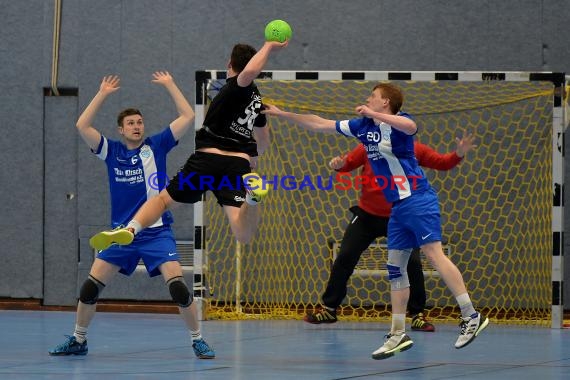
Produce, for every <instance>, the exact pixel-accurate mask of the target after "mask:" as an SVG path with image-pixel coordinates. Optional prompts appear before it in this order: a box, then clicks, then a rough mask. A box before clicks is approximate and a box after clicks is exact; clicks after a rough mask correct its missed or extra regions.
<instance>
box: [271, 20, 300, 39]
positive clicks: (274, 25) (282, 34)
mask: <svg viewBox="0 0 570 380" xmlns="http://www.w3.org/2000/svg"><path fill="white" fill-rule="evenodd" d="M292 34H293V31H292V30H291V26H290V25H289V24H287V22H285V21H283V20H273V21H270V22H269V23H268V24H267V25H266V26H265V40H266V41H277V42H285V41H287V40H288V39H290V38H291V35H292Z"/></svg>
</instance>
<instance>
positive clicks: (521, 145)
mask: <svg viewBox="0 0 570 380" xmlns="http://www.w3.org/2000/svg"><path fill="white" fill-rule="evenodd" d="M265 75H266V78H265V79H258V80H257V81H256V82H257V85H258V87H259V89H260V91H261V94H262V96H263V97H264V102H266V103H272V104H276V105H278V106H280V107H282V108H284V109H286V110H290V111H293V112H298V113H315V114H318V115H320V116H322V117H325V118H328V119H335V120H342V119H349V118H352V117H355V112H354V108H355V106H356V105H359V104H363V103H364V102H365V100H366V98H367V97H368V96H369V94H370V92H371V90H372V88H373V87H374V85H375V84H376V83H377V82H378V81H383V80H390V81H393V82H394V83H396V84H397V85H398V86H399V87H401V88H402V90H403V92H404V96H405V100H404V106H403V110H404V111H406V112H408V113H410V114H412V116H413V117H414V118H415V120H416V123H417V125H418V126H419V131H418V134H417V141H419V142H422V143H424V144H427V145H429V146H430V147H432V148H434V149H436V150H437V151H439V152H442V153H444V152H450V151H453V150H455V148H456V144H455V139H456V137H461V136H462V135H463V132H464V131H468V132H473V133H474V134H475V136H476V140H477V145H478V146H477V148H476V149H475V150H474V151H471V152H469V153H468V154H467V157H466V158H465V159H464V160H463V161H462V162H461V163H460V164H459V166H458V167H457V168H455V169H452V170H451V171H447V172H437V171H434V170H430V169H425V170H424V171H425V173H426V175H427V176H428V177H429V179H430V182H431V184H432V185H433V187H434V188H435V189H436V191H437V192H438V194H439V199H440V206H441V216H442V228H443V236H444V238H443V240H444V242H443V243H444V247H445V253H446V254H447V255H448V256H449V258H450V259H451V260H452V261H453V262H454V263H455V264H456V265H457V267H458V268H459V269H460V271H461V272H462V273H463V277H464V280H465V282H466V285H467V288H468V291H469V293H470V296H471V299H472V300H473V301H474V304H475V306H476V308H478V309H481V310H483V311H484V312H485V313H486V315H487V316H489V317H490V318H491V319H492V320H494V321H495V322H505V323H520V324H538V325H549V324H551V323H553V324H554V323H555V322H553V312H554V313H555V314H558V313H560V307H561V306H560V305H555V306H553V305H554V304H555V303H556V302H558V303H559V304H561V294H560V295H559V297H558V298H559V299H558V300H557V301H556V300H554V299H555V298H556V295H555V293H556V291H557V287H558V290H561V279H557V278H555V276H554V275H553V271H555V270H556V269H555V268H556V267H557V266H558V265H559V264H560V262H559V261H558V259H556V256H560V253H561V249H562V248H561V243H560V241H561V240H558V241H557V238H558V239H560V235H561V230H562V223H561V219H562V218H561V217H560V215H561V214H560V213H559V211H560V210H561V204H560V203H558V204H557V201H556V197H557V195H556V192H557V189H556V188H557V186H558V187H559V186H560V184H561V178H562V177H561V176H562V174H560V172H561V165H562V164H561V162H562V159H561V158H560V160H559V161H560V162H558V163H557V161H558V158H557V157H558V156H560V157H562V153H561V152H556V150H557V142H556V139H557V137H556V136H557V134H560V135H561V133H562V122H561V121H560V122H558V121H557V117H558V116H557V109H559V108H560V104H557V103H559V100H560V99H558V100H557V97H559V96H560V94H557V93H556V92H557V89H558V87H557V86H561V85H562V83H563V81H564V80H563V79H562V82H560V81H558V82H557V80H558V79H559V77H560V76H559V75H557V74H552V73H539V74H529V73H445V74H438V73H425V72H419V73H384V72H364V73H353V72H344V73H343V72H314V73H307V72H297V73H295V72H278V71H275V72H268V73H265ZM561 77H562V78H564V76H563V75H562V76H561ZM280 78H282V79H280ZM197 79H199V82H200V83H198V87H197V88H198V90H197V115H198V116H197V120H196V125H197V126H200V125H201V121H202V120H200V118H201V117H203V112H205V110H206V109H207V105H208V102H209V100H211V98H212V97H213V96H214V95H215V94H216V92H217V89H219V88H220V87H221V85H223V83H224V73H222V72H199V73H197ZM562 88H563V87H562ZM198 108H199V109H198ZM557 123H559V125H558V126H555V127H554V129H555V130H556V128H558V129H559V130H558V131H555V132H553V125H554V124H557ZM269 127H270V128H271V138H272V143H271V147H270V149H269V150H268V151H267V152H266V153H265V154H264V155H263V157H262V158H260V160H259V167H258V169H257V170H256V171H257V172H259V173H260V174H262V175H264V176H266V177H267V178H268V179H271V180H273V181H274V183H273V185H272V187H271V189H272V190H271V191H270V194H269V196H268V197H267V198H266V199H264V201H263V204H262V205H261V207H262V222H261V224H260V227H259V230H258V232H257V235H256V238H255V239H254V241H253V242H252V243H251V244H247V245H242V244H237V243H236V241H235V239H234V238H233V236H232V234H231V231H230V229H229V224H228V222H227V220H226V218H225V216H224V214H223V212H222V209H221V207H219V206H218V205H217V203H216V200H215V198H214V197H213V196H212V195H211V194H208V195H207V196H206V198H205V202H204V204H203V220H202V224H203V226H197V228H198V230H200V231H201V233H202V235H203V243H204V244H203V254H204V257H203V259H202V260H201V261H200V263H201V265H202V272H203V276H204V277H203V278H201V279H200V283H201V285H202V286H203V290H204V292H203V294H202V295H203V297H204V300H205V304H206V307H207V311H205V314H204V316H205V318H207V319H217V318H221V319H245V318H293V319H300V318H302V316H303V315H304V314H305V313H306V312H309V311H312V310H314V308H315V307H317V306H318V305H319V304H320V302H321V295H322V294H323V292H324V289H325V286H326V283H327V279H328V276H329V273H330V269H331V265H332V262H333V260H334V258H335V255H336V252H337V248H338V244H339V242H340V240H341V238H342V235H343V232H344V229H345V227H346V225H347V223H348V222H349V220H350V217H351V214H350V212H349V210H348V209H349V207H351V206H353V205H356V204H357V202H358V197H359V191H358V188H357V186H356V185H355V184H354V183H352V184H351V185H350V186H347V185H346V184H339V183H338V182H337V181H336V179H335V178H334V175H335V173H333V172H332V171H331V170H330V169H329V168H328V165H327V163H328V161H329V160H330V159H331V158H332V157H333V156H336V155H340V154H342V153H346V152H348V151H349V150H351V149H352V148H353V147H355V146H356V145H357V144H358V141H357V140H356V139H348V138H345V137H343V136H340V135H334V136H330V135H320V134H314V133H310V132H305V131H304V130H302V129H301V128H299V127H298V126H295V125H291V124H289V123H288V122H286V121H283V120H279V119H277V118H269ZM553 157H554V159H553ZM357 174H359V172H355V173H353V175H357ZM331 176H332V177H331ZM555 177H556V178H555ZM553 189H554V193H555V195H554V198H555V200H554V204H553ZM558 197H560V194H558ZM558 201H560V199H558ZM201 209H202V206H201V207H199V208H197V210H198V211H197V212H201V211H200V210H201ZM558 219H560V220H558ZM385 242H386V241H385V239H378V241H377V242H375V243H374V244H373V245H371V246H370V248H369V249H368V250H367V251H366V252H364V254H363V255H362V257H361V260H360V262H359V265H358V266H357V268H356V271H355V273H354V274H353V275H352V277H351V279H350V280H349V283H348V295H347V297H346V298H345V300H344V303H343V304H342V305H341V308H340V309H339V310H338V313H339V314H340V315H341V316H342V317H341V318H342V319H343V320H359V321H363V320H371V321H372V320H375V321H387V318H388V317H389V315H390V314H389V311H390V306H389V302H390V298H389V297H390V293H389V290H390V288H389V282H388V281H387V276H386V272H385V262H386V256H387V252H386V249H385ZM422 257H423V256H422ZM553 258H554V259H553ZM422 261H423V269H424V276H425V288H426V295H427V300H428V301H427V303H428V304H427V309H428V310H427V312H428V316H429V318H430V319H433V320H436V321H446V320H453V321H455V320H456V319H457V317H458V315H459V311H458V309H457V307H456V306H457V305H456V301H455V299H454V297H453V296H452V294H451V292H450V291H449V290H448V289H447V287H446V286H445V284H444V282H443V280H442V279H441V277H440V276H439V274H438V273H437V271H436V270H435V269H434V268H432V267H431V266H430V264H429V263H428V262H427V260H425V259H424V260H422ZM558 270H561V269H560V268H558ZM555 280H557V281H555ZM560 293H561V292H560ZM554 317H555V318H560V316H558V315H555V316H554ZM558 323H559V322H558Z"/></svg>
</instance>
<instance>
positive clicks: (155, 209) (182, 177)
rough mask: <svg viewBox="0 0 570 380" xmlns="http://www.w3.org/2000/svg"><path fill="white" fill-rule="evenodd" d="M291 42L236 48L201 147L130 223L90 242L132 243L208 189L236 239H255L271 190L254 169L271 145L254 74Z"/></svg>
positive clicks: (200, 140)
mask: <svg viewBox="0 0 570 380" xmlns="http://www.w3.org/2000/svg"><path fill="white" fill-rule="evenodd" d="M287 44H288V41H286V42H283V43H281V42H275V41H267V42H265V44H264V45H263V46H262V48H261V49H260V50H259V51H256V49H255V48H253V47H252V46H249V45H246V44H237V45H235V46H234V47H233V49H232V53H231V56H230V60H229V62H228V78H227V80H226V84H225V85H224V86H223V87H222V88H221V89H220V92H219V93H218V94H217V95H216V96H215V97H214V99H213V101H212V103H211V104H210V106H209V107H208V112H207V113H206V115H205V117H204V124H203V125H202V128H201V129H200V130H199V131H198V132H197V133H196V140H195V141H196V152H194V153H193V154H192V155H191V156H190V157H189V158H188V160H187V161H186V164H185V165H184V166H183V167H182V169H181V170H180V171H179V172H178V173H177V174H176V175H175V176H174V177H173V178H172V180H171V181H170V183H169V184H168V186H167V187H166V189H165V190H162V191H161V192H160V194H159V196H158V197H155V198H152V199H150V200H149V201H148V202H146V203H145V204H144V205H143V206H142V207H141V209H140V210H139V211H138V212H137V213H136V215H135V216H134V217H133V218H132V219H131V221H130V222H129V223H128V225H127V226H126V228H121V229H118V230H113V231H103V232H100V233H98V234H96V235H95V236H93V237H92V238H91V241H90V243H91V245H92V247H94V248H99V249H103V248H106V247H107V246H109V245H110V244H123V245H127V244H130V242H131V241H132V239H133V236H135V235H137V234H138V233H139V232H140V231H141V230H142V229H143V228H145V227H147V226H149V225H150V224H152V222H153V221H154V220H155V219H156V218H157V217H158V216H159V215H162V213H164V212H165V211H166V210H168V209H170V208H172V207H174V206H175V205H177V204H180V203H196V202H198V201H200V200H201V199H202V196H203V194H204V193H205V192H206V191H208V190H211V191H212V192H213V193H214V196H215V197H216V199H217V201H218V204H220V205H221V206H222V207H223V210H224V213H225V214H226V217H227V219H228V221H229V223H230V228H231V230H232V232H233V234H234V236H235V237H236V239H237V240H238V241H240V242H242V243H248V242H250V241H251V239H252V238H253V236H254V234H255V232H256V230H257V226H258V224H259V220H260V212H259V207H258V203H259V202H261V200H262V198H263V197H264V196H265V195H266V194H267V191H268V186H266V185H264V184H263V182H262V179H261V177H260V176H259V175H257V174H255V173H250V171H251V170H252V168H255V166H256V162H257V158H258V156H260V155H261V154H263V152H264V151H265V150H266V149H267V148H268V146H269V131H268V128H266V125H265V124H266V117H265V116H264V115H263V114H261V109H262V107H263V103H262V101H261V94H260V93H259V90H258V88H257V86H256V85H255V82H254V79H255V78H257V77H258V76H259V74H260V73H261V71H262V70H263V67H264V66H265V64H266V62H267V60H268V59H269V56H270V54H271V53H272V52H274V51H277V50H280V49H282V48H284V47H286V46H287ZM242 178H243V182H244V183H242ZM206 180H207V181H206Z"/></svg>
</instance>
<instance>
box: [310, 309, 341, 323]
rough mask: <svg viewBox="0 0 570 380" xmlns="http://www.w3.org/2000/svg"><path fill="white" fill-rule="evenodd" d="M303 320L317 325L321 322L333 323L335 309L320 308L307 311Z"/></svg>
mask: <svg viewBox="0 0 570 380" xmlns="http://www.w3.org/2000/svg"><path fill="white" fill-rule="evenodd" d="M303 320H304V321H305V322H308V323H312V324H314V325H319V324H321V323H335V322H336V321H337V318H336V311H334V310H329V309H326V308H322V309H321V310H319V311H317V312H316V313H307V314H306V315H305V317H304V318H303Z"/></svg>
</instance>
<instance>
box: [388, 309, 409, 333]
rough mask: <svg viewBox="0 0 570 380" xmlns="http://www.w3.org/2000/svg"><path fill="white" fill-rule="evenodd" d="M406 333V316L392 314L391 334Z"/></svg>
mask: <svg viewBox="0 0 570 380" xmlns="http://www.w3.org/2000/svg"><path fill="white" fill-rule="evenodd" d="M405 332H406V314H392V329H391V330H390V333H391V334H394V335H402V334H404V333H405Z"/></svg>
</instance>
